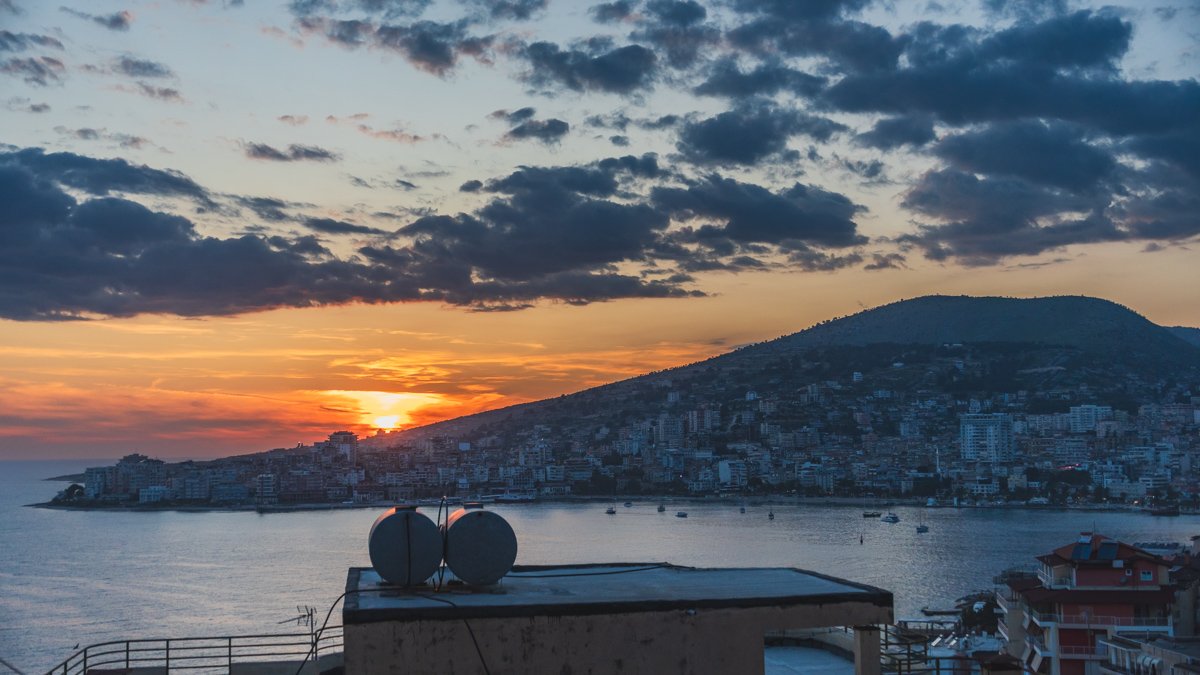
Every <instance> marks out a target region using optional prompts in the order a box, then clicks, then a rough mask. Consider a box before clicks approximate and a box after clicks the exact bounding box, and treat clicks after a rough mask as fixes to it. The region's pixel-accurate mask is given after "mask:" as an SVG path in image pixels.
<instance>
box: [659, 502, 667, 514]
mask: <svg viewBox="0 0 1200 675" xmlns="http://www.w3.org/2000/svg"><path fill="white" fill-rule="evenodd" d="M666 510H667V505H666V504H659V505H658V512H659V513H662V512H663V511H666Z"/></svg>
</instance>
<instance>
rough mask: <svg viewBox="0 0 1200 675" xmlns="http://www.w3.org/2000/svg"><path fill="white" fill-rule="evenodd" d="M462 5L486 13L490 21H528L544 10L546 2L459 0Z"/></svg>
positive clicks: (544, 0) (528, 0)
mask: <svg viewBox="0 0 1200 675" xmlns="http://www.w3.org/2000/svg"><path fill="white" fill-rule="evenodd" d="M459 2H461V3H462V4H464V5H467V6H471V7H475V8H476V9H477V10H480V11H483V12H486V13H487V15H488V16H489V17H490V18H492V19H511V20H514V21H528V20H529V19H532V18H533V16H534V14H537V13H538V12H541V11H542V10H543V9H545V8H546V0H459Z"/></svg>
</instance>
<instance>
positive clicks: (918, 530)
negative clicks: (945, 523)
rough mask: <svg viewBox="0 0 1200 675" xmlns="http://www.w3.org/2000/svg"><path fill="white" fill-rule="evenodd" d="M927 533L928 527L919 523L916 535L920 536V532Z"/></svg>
mask: <svg viewBox="0 0 1200 675" xmlns="http://www.w3.org/2000/svg"><path fill="white" fill-rule="evenodd" d="M928 531H929V526H928V525H926V524H925V523H921V524H920V525H917V534H920V533H922V532H928Z"/></svg>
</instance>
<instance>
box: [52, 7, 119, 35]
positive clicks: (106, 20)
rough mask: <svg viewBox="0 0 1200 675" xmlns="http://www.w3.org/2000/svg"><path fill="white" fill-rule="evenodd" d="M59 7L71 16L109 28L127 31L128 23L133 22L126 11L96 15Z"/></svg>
mask: <svg viewBox="0 0 1200 675" xmlns="http://www.w3.org/2000/svg"><path fill="white" fill-rule="evenodd" d="M59 9H61V10H62V11H64V12H66V13H67V14H70V15H72V16H76V17H79V18H80V19H87V20H88V21H91V22H92V23H95V24H98V25H101V26H104V27H105V28H107V29H109V30H116V31H127V30H129V24H130V23H132V22H133V15H132V14H130V13H129V12H126V11H121V12H114V13H112V14H100V15H96V14H88V13H87V12H80V11H78V10H75V9H71V8H69V7H60V8H59Z"/></svg>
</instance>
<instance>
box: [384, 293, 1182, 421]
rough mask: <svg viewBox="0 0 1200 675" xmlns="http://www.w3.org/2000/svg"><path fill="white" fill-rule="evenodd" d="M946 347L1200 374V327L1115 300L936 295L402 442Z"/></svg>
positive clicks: (479, 415) (471, 417)
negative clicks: (834, 359)
mask: <svg viewBox="0 0 1200 675" xmlns="http://www.w3.org/2000/svg"><path fill="white" fill-rule="evenodd" d="M1189 331H1194V333H1191V332H1189ZM1192 338H1195V341H1193V339H1192ZM944 344H1004V345H1029V346H1030V349H1031V351H1037V350H1039V349H1044V348H1051V347H1054V348H1062V349H1065V350H1067V351H1069V352H1071V353H1078V354H1080V355H1082V357H1081V358H1085V359H1086V360H1089V361H1094V362H1095V363H1098V364H1104V363H1107V362H1112V363H1114V364H1118V363H1119V364H1123V367H1127V368H1128V369H1130V370H1134V371H1141V372H1144V373H1154V374H1157V373H1162V374H1164V375H1165V374H1171V373H1176V372H1183V371H1187V370H1189V369H1196V370H1200V329H1185V330H1182V331H1181V330H1179V329H1178V328H1166V327H1163V326H1159V325H1157V324H1155V323H1153V322H1151V321H1150V320H1149V319H1147V318H1145V317H1144V316H1142V315H1141V314H1138V313H1137V312H1135V311H1134V310H1132V309H1130V308H1128V307H1125V306H1123V305H1120V304H1118V303H1115V302H1112V301H1109V300H1104V299H1100V298H1093V297H1089V296H1048V297H1037V298H1008V297H995V296H952V295H929V296H921V297H917V298H911V299H905V300H899V301H896V302H892V303H888V304H885V305H880V306H878V307H874V308H871V309H867V310H863V311H861V312H858V313H855V314H851V315H848V316H843V317H837V318H834V319H829V320H826V321H822V322H819V323H817V324H815V325H813V326H810V327H809V328H806V329H804V330H801V331H798V332H796V333H790V334H788V335H783V336H780V337H778V338H775V339H772V340H768V341H764V342H757V343H753V344H749V345H744V346H742V347H739V348H737V349H735V350H733V351H730V352H727V353H724V354H720V355H717V356H714V357H712V358H709V359H707V360H704V361H699V362H695V363H691V364H685V365H682V366H677V367H675V368H670V369H666V370H662V371H656V372H653V373H646V374H643V375H639V376H636V377H633V378H628V379H626V380H620V381H617V382H612V383H608V384H604V385H599V386H597V387H591V388H588V389H584V390H581V391H578V392H574V393H572V394H564V395H562V396H560V397H556V398H550V399H543V400H540V401H531V402H528V403H521V404H516V405H512V406H507V407H504V408H498V409H495V410H489V411H485V412H481V413H475V414H473V415H468V416H464V417H459V418H454V419H451V420H445V421H442V422H437V423H434V424H430V425H425V426H422V427H417V428H414V429H408V430H405V431H402V432H399V434H398V435H399V436H400V437H401V438H402V439H403V438H418V437H424V436H427V435H430V434H441V433H446V434H455V433H463V432H464V431H468V430H470V429H472V428H475V427H478V426H482V425H485V424H488V423H490V422H495V421H499V420H502V419H504V418H506V417H507V416H510V415H513V414H516V413H519V412H523V413H525V414H528V413H529V412H530V411H536V409H537V408H538V407H539V406H543V407H553V406H554V405H555V404H556V403H557V402H559V401H563V400H567V401H571V400H579V399H581V398H588V397H592V398H595V397H598V396H604V395H606V394H610V393H611V394H619V393H621V392H622V391H624V390H626V389H631V388H633V387H636V386H637V385H639V384H644V383H646V382H647V381H656V380H670V379H671V378H673V377H679V376H691V375H695V373H696V371H697V369H704V368H712V369H727V370H736V369H744V368H747V367H749V368H753V367H755V366H756V365H757V364H758V363H759V362H760V361H767V360H773V361H779V360H781V359H783V360H786V359H787V358H789V357H794V356H796V355H801V354H805V353H808V352H813V351H814V350H823V349H841V348H848V347H851V348H852V347H867V346H870V345H897V346H903V345H925V346H931V345H932V346H937V345H944ZM1035 348H1036V349H1035Z"/></svg>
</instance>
